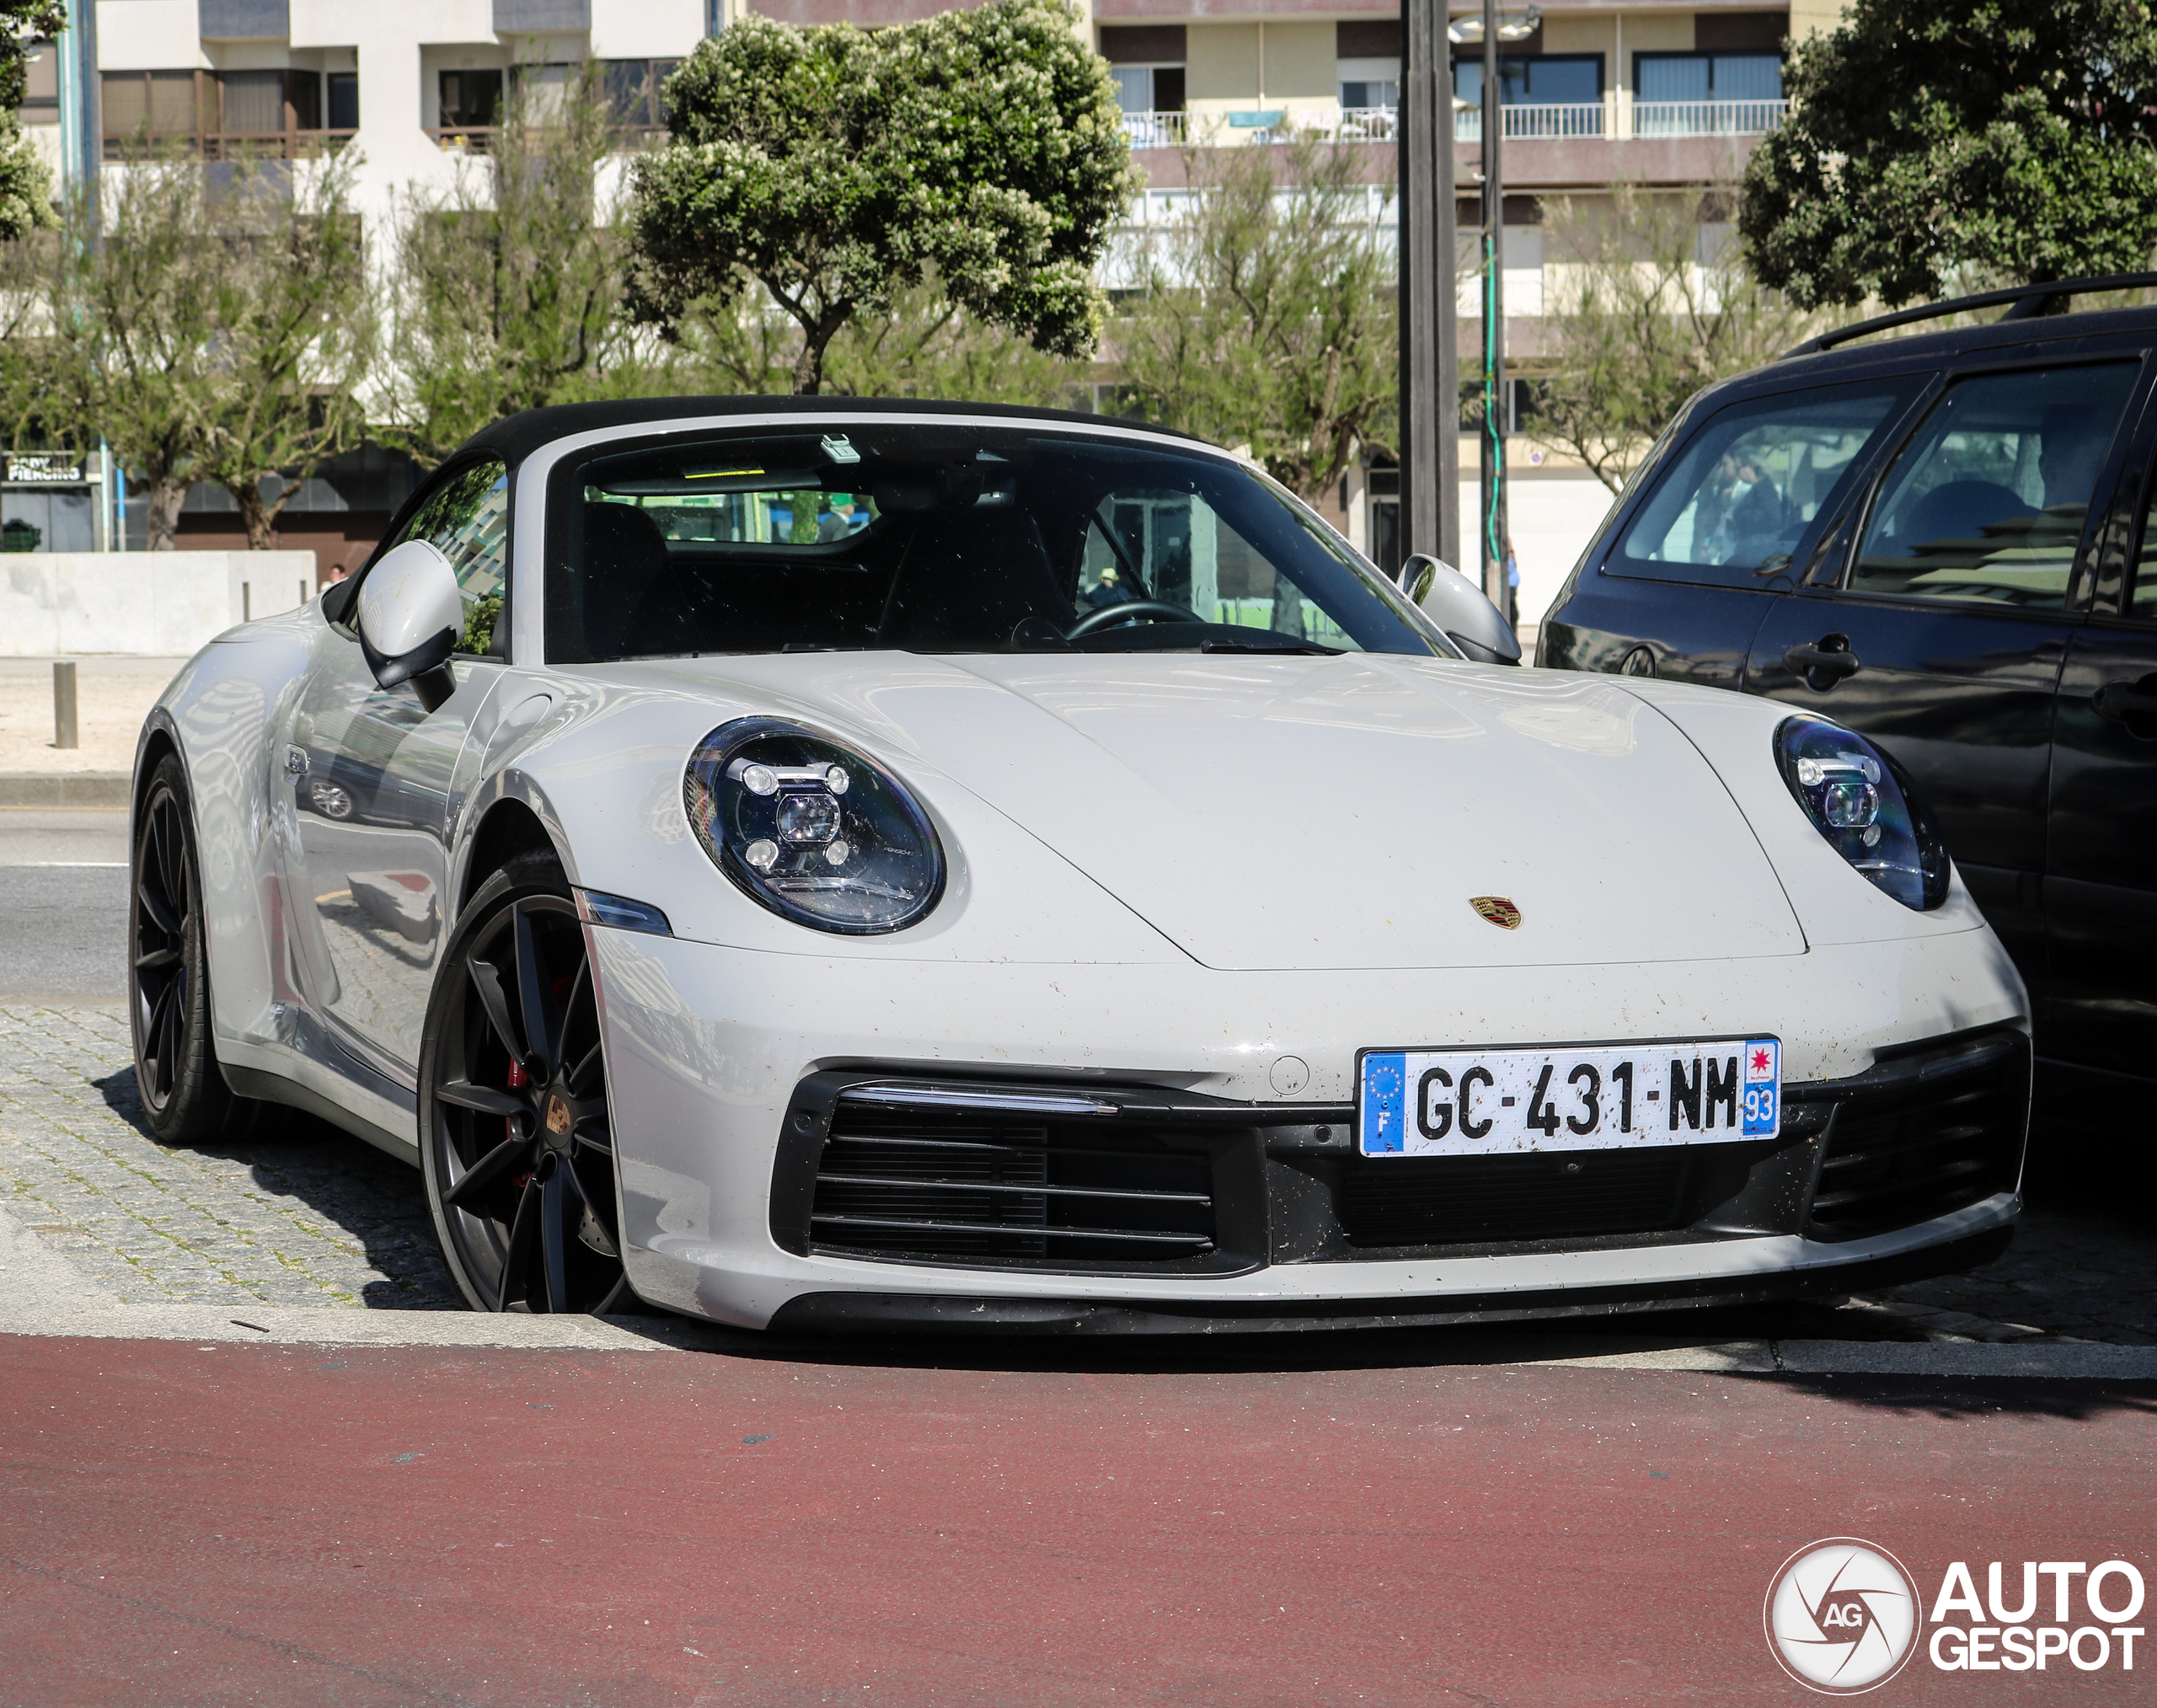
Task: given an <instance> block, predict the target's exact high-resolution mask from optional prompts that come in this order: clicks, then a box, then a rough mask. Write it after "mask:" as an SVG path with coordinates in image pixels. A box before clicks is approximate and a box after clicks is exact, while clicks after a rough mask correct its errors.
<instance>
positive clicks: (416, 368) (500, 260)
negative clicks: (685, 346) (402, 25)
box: [388, 65, 657, 465]
mask: <svg viewBox="0 0 2157 1708" xmlns="http://www.w3.org/2000/svg"><path fill="white" fill-rule="evenodd" d="M533 69H534V68H533V67H520V68H519V70H520V73H521V74H520V75H519V76H518V77H517V78H516V79H514V81H513V83H512V87H511V94H510V96H509V99H507V101H506V103H505V104H504V107H503V110H502V112H501V114H500V120H501V123H500V130H499V131H497V133H496V135H495V146H494V148H493V150H492V152H491V153H488V154H486V155H484V156H479V157H475V158H473V159H472V160H470V161H468V162H466V163H464V169H463V171H461V172H460V173H459V174H458V177H457V179H456V181H455V183H454V184H453V185H452V187H451V188H449V189H448V190H445V191H441V192H436V193H431V194H421V195H415V197H413V198H412V200H411V201H409V202H408V203H407V204H406V206H405V207H404V217H403V218H402V219H401V221H400V222H399V235H398V254H397V258H396V267H395V276H394V285H393V291H392V292H391V295H392V297H393V311H392V316H391V318H392V322H393V328H394V336H393V345H394V348H395V351H396V356H397V361H396V366H395V370H394V372H393V374H392V375H391V376H390V380H389V397H388V418H389V422H390V424H391V426H390V436H391V437H393V439H395V440H396V441H397V442H399V443H400V444H401V445H403V446H404V447H405V448H406V449H408V450H409V451H410V452H411V453H412V454H413V455H414V456H415V458H418V459H419V460H420V462H421V463H425V464H428V465H431V464H434V463H439V462H440V461H442V458H445V457H447V455H449V453H450V452H452V451H454V450H455V449H456V448H457V447H458V446H459V445H461V444H463V442H464V441H465V440H467V439H468V438H469V437H470V436H472V435H473V434H474V433H475V432H477V431H479V429H480V428H481V427H484V426H486V425H487V424H488V423H489V422H490V421H494V420H500V418H501V417H502V416H504V415H514V414H515V413H516V412H517V411H518V410H528V409H536V408H539V407H541V406H542V405H544V404H558V403H576V402H581V401H584V400H586V399H591V398H595V397H616V396H634V395H636V394H639V393H640V392H642V391H645V390H649V389H650V388H653V386H654V385H655V383H657V377H656V374H655V372H654V371H653V365H652V361H651V355H652V352H651V351H650V349H649V348H648V347H647V346H648V345H650V344H651V343H652V342H653V341H654V340H651V338H650V335H644V336H643V337H641V338H640V335H639V334H638V330H637V329H636V328H635V327H634V326H633V325H632V324H630V323H629V321H628V319H626V317H625V316H624V313H623V312H622V291H623V281H624V276H625V275H626V273H627V270H628V265H629V261H628V255H627V250H626V245H625V244H624V240H623V237H622V234H621V233H620V232H619V231H618V228H616V226H615V225H614V224H613V222H611V221H610V219H609V218H608V210H607V207H606V206H604V205H603V204H602V201H601V199H600V196H599V195H598V193H597V185H598V182H599V179H600V174H601V168H602V163H604V162H605V161H606V159H607V157H608V156H609V155H610V154H612V153H615V152H616V151H617V150H618V149H619V148H620V147H622V142H621V138H620V135H619V132H618V129H617V127H616V126H615V122H614V117H613V112H612V111H611V110H610V109H609V108H608V106H607V103H606V101H605V99H604V97H603V93H602V86H601V84H600V82H599V70H598V67H597V66H596V65H586V67H582V68H581V69H580V70H578V71H576V72H572V74H571V78H570V81H569V82H568V83H566V84H560V83H540V82H538V79H537V78H536V77H535V76H534V75H533Z"/></svg>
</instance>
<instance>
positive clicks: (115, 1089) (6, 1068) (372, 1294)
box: [0, 1007, 458, 1310]
mask: <svg viewBox="0 0 2157 1708" xmlns="http://www.w3.org/2000/svg"><path fill="white" fill-rule="evenodd" d="M0 1208H4V1209H5V1210H6V1211H7V1212H8V1215H9V1216H10V1217H11V1218H13V1220H15V1221H16V1222H17V1223H20V1224H22V1225H24V1226H25V1227H27V1228H28V1229H29V1230H30V1231H31V1232H33V1233H35V1234H36V1235H37V1236H38V1238H39V1240H40V1243H42V1244H43V1245H45V1247H46V1248H47V1249H48V1250H51V1251H53V1252H55V1253H56V1254H57V1255H59V1256H62V1257H64V1258H65V1259H66V1260H67V1261H68V1262H69V1263H70V1264H71V1265H72V1266H74V1267H75V1268H76V1269H77V1270H78V1271H79V1272H81V1273H82V1275H83V1277H84V1278H85V1279H86V1280H87V1281H88V1282H92V1283H93V1284H94V1285H95V1286H96V1287H97V1288H101V1289H102V1290H103V1291H104V1292H105V1293H108V1294H110V1296H112V1297H113V1298H116V1299H118V1300H119V1301H120V1302H121V1303H123V1304H156V1303H166V1302H186V1303H191V1304H223V1305H246V1304H270V1305H330V1306H337V1305H344V1306H353V1305H365V1306H372V1307H374V1308H377V1309H393V1310H394V1309H422V1310H424V1309H451V1308H457V1307H458V1301H457V1299H456V1297H455V1290H454V1288H453V1286H452V1282H450V1279H449V1277H448V1274H447V1272H446V1271H445V1270H444V1269H443V1268H442V1259H441V1256H440V1254H439V1253H438V1252H437V1250H436V1246H435V1240H434V1230H433V1229H432V1227H431V1225H430V1223H429V1222H428V1219H427V1210H426V1200H425V1198H424V1197H423V1196H422V1195H421V1192H420V1177H419V1175H418V1173H417V1172H416V1171H415V1170H413V1169H411V1168H409V1167H408V1166H406V1165H404V1163H401V1162H399V1161H397V1160H396V1159H394V1158H392V1157H388V1156H385V1155H383V1154H382V1153H381V1152H380V1151H377V1150H376V1149H374V1148H372V1146H369V1145H366V1144H363V1143H361V1142H360V1141H359V1140H357V1139H356V1138H349V1137H347V1136H346V1135H345V1134H344V1133H342V1132H338V1131H337V1130H336V1129H335V1128H334V1127H329V1126H327V1125H326V1124H324V1123H323V1122H317V1121H314V1120H313V1119H311V1118H309V1117H308V1116H301V1115H297V1114H294V1113H292V1112H291V1111H271V1112H270V1116H269V1118H268V1120H267V1121H265V1123H264V1130H263V1131H262V1132H259V1133H258V1134H255V1135H253V1136H249V1137H247V1138H239V1139H236V1140H233V1141H228V1142H225V1143H220V1144H218V1145H217V1146H214V1147H210V1148H195V1149H182V1148H168V1147H166V1146H164V1145H162V1144H159V1143H158V1142H157V1141H156V1140H155V1139H153V1138H151V1137H150V1136H149V1134H148V1132H147V1129H146V1128H145V1127H144V1126H143V1125H142V1105H141V1102H140V1100H139V1099H138V1098H137V1096H136V1091H135V1074H134V1069H133V1068H132V1066H131V1064H130V1054H129V1047H128V1039H127V1021H126V1016H125V1015H123V1014H122V1013H121V1012H120V1010H119V1009H116V1008H65V1009H62V1008H35V1009H31V1008H18V1007H8V1008H0Z"/></svg>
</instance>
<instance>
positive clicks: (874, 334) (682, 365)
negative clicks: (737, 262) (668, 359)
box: [672, 279, 1089, 407]
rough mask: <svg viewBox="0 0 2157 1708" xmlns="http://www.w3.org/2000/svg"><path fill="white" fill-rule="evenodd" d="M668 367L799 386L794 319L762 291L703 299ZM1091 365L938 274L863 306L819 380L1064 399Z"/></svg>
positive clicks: (999, 398)
mask: <svg viewBox="0 0 2157 1708" xmlns="http://www.w3.org/2000/svg"><path fill="white" fill-rule="evenodd" d="M799 346H800V329H799V328H798V326H797V325H796V324H795V321H794V319H793V318H792V317H791V316H790V315H789V314H787V313H785V312H784V310H783V309H780V308H778V307H777V305H776V304H773V303H772V302H771V301H770V300H769V298H768V297H763V293H762V292H754V293H745V295H744V297H742V298H741V299H737V300H736V301H734V302H731V303H719V304H712V305H706V306H705V307H704V308H702V309H701V310H700V312H698V313H697V314H695V315H693V316H691V317H689V318H688V319H686V320H685V321H684V323H683V324H682V326H681V328H680V329H679V330H678V332H677V347H676V350H675V352H674V362H673V367H672V372H673V375H674V377H675V378H676V379H677V381H679V382H680V383H681V384H682V387H683V388H685V389H695V390H702V391H711V392H741V393H751V394H757V393H771V392H786V391H790V390H791V389H792V388H793V383H794V366H795V360H796V358H797V355H798V352H799ZM1088 376H1089V368H1088V365H1087V364H1086V363H1084V362H1079V361H1068V360H1066V359H1064V358H1062V357H1061V356H1052V355H1050V354H1049V353H1048V352H1047V351H1042V350H1038V349H1036V347H1035V346H1034V345H1032V344H1031V343H1030V342H1029V341H1028V340H1025V339H1024V338H1021V337H1020V336H1018V335H1016V334H1014V333H1012V332H1010V331H1009V330H1007V329H1004V328H1003V327H1000V326H995V325H992V324H987V323H985V322H983V321H982V320H981V319H978V318H977V317H976V316H974V315H971V314H969V313H967V312H966V310H964V309H963V308H960V307H959V305H958V304H957V303H954V302H953V301H952V300H951V298H950V296H949V294H948V293H946V292H944V291H943V290H942V289H940V288H939V286H938V285H937V283H936V281H934V280H933V279H932V280H929V281H927V282H925V283H923V284H921V285H919V286H914V287H913V288H912V289H909V290H904V291H897V292H893V293H892V297H891V307H890V308H888V309H887V310H886V311H884V312H881V313H858V314H856V315H855V316H854V319H851V320H849V321H848V323H847V324H846V325H845V326H844V327H843V328H842V329H840V331H839V333H838V335H837V336H836V337H835V338H833V339H832V342H831V344H830V345H829V346H828V347H827V349H826V351H825V353H824V372H823V386H822V389H823V390H825V391H826V392H827V393H832V394H838V395H839V396H842V397H864V398H897V397H907V398H943V399H953V400H955V401H959V402H966V403H994V404H1035V405H1037V406H1050V407H1053V406H1057V405H1065V406H1068V404H1070V403H1071V402H1072V401H1073V394H1074V393H1075V392H1076V391H1077V390H1078V388H1081V387H1083V386H1084V385H1085V384H1086V383H1087V380H1088Z"/></svg>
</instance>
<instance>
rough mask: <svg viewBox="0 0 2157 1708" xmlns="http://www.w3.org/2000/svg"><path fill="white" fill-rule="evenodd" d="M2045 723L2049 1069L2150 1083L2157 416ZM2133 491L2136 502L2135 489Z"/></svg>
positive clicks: (2156, 409)
mask: <svg viewBox="0 0 2157 1708" xmlns="http://www.w3.org/2000/svg"><path fill="white" fill-rule="evenodd" d="M2144 416H2145V426H2144V431H2143V433H2142V435H2141V443H2140V446H2139V447H2138V450H2139V452H2140V454H2139V455H2138V458H2137V459H2136V464H2137V466H2136V470H2135V472H2136V473H2137V474H2138V475H2139V476H2140V477H2141V478H2140V479H2138V481H2133V482H2128V483H2125V485H2126V488H2127V490H2125V491H2124V492H2123V494H2122V502H2121V503H2120V505H2119V506H2117V511H2116V528H2115V534H2116V538H2117V548H2118V549H2117V552H2115V551H2114V550H2113V549H2112V543H2111V542H2107V543H2106V545H2105V546H2104V547H2101V549H2100V550H2099V553H2098V558H2097V562H2098V569H2097V573H2096V575H2095V584H2096V585H2095V599H2094V601H2093V609H2092V611H2091V613H2090V620H2089V621H2088V623H2087V624H2085V625H2084V626H2083V627H2082V628H2081V629H2078V630H2077V631H2076V632H2075V634H2074V640H2073V641H2072V643H2071V644H2070V645H2069V649H2068V655H2067V664H2066V667H2065V668H2064V670H2063V672H2061V676H2060V684H2059V698H2058V702H2057V704H2056V705H2055V707H2054V709H2053V769H2052V810H2051V812H2050V814H2049V817H2048V822H2047V842H2046V851H2045V859H2046V872H2045V882H2044V913H2045V925H2046V932H2047V943H2048V946H2049V950H2050V955H2051V960H2052V988H2051V1001H2050V1004H2049V1006H2048V1008H2047V1025H2046V1026H2045V1028H2044V1031H2043V1032H2042V1035H2041V1036H2042V1037H2043V1041H2044V1046H2043V1047H2044V1052H2045V1054H2046V1055H2047V1057H2052V1058H2053V1059H2055V1060H2060V1061H2066V1062H2072V1063H2077V1064H2079V1065H2081V1066H2085V1067H2097V1068H2110V1069H2112V1070H2113V1071H2115V1072H2120V1073H2129V1074H2137V1075H2139V1076H2141V1077H2143V1078H2144V1079H2149V1078H2157V979H2153V975H2152V972H2151V968H2152V967H2153V966H2157V513H2154V512H2153V505H2152V497H2153V492H2157V468H2152V467H2151V463H2150V458H2151V456H2152V450H2151V441H2152V438H2153V436H2157V419H2153V418H2157V406H2153V407H2151V408H2150V409H2149V410H2145V411H2144ZM2137 486H2139V488H2140V490H2139V492H2137V491H2136V490H2135V488H2136V487H2137Z"/></svg>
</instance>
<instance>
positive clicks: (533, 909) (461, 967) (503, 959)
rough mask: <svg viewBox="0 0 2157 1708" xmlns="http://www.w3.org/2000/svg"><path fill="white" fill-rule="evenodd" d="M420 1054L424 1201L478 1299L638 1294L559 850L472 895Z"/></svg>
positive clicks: (466, 1289) (587, 973) (534, 1305)
mask: <svg viewBox="0 0 2157 1708" xmlns="http://www.w3.org/2000/svg"><path fill="white" fill-rule="evenodd" d="M420 1068H421V1071H420V1141H421V1161H422V1163H423V1165H424V1167H425V1170H426V1186H427V1204H428V1207H429V1208H430V1209H431V1211H432V1212H433V1213H434V1220H435V1231H436V1234H437V1235H438V1236H439V1237H440V1239H441V1240H442V1254H443V1256H445V1257H446V1258H447V1260H448V1262H449V1267H450V1271H451V1272H452V1274H453V1275H454V1276H455V1277H456V1278H457V1284H458V1288H459V1289H460V1290H461V1291H462V1292H463V1294H464V1297H465V1298H466V1300H467V1301H468V1303H469V1304H471V1306H472V1308H473V1309H474V1310H490V1311H546V1312H564V1311H569V1312H576V1311H609V1310H624V1309H633V1308H634V1303H635V1296H634V1293H632V1292H631V1291H630V1289H629V1282H628V1278H627V1277H625V1276H624V1273H623V1269H622V1245H621V1231H620V1215H619V1211H618V1207H617V1201H616V1190H615V1177H614V1145H613V1130H612V1127H611V1126H610V1123H609V1120H608V1113H607V1067H606V1063H605V1061H604V1059H603V1058H602V1055H601V1053H600V1047H599V1004H598V999H597V992H596V991H595V990H594V988H593V987H592V982H591V961H590V958H589V956H587V955H586V948H585V935H584V926H583V924H582V922H581V921H580V920H579V919H578V918H577V915H576V907H575V903H574V902H571V901H570V897H569V893H568V886H566V885H565V883H564V882H563V881H562V875H561V871H560V869H559V867H557V866H555V865H554V864H553V863H552V862H551V861H549V860H544V859H535V858H531V857H525V858H521V859H517V860H515V861H512V862H511V864H510V865H509V866H508V867H507V868H506V869H505V870H502V871H500V872H498V873H496V874H495V876H493V877H492V878H490V879H489V880H488V881H487V882H486V884H485V885H484V886H482V887H481V889H480V891H479V893H478V894H477V895H476V896H474V897H473V899H472V902H471V904H470V906H469V907H468V908H467V909H466V923H465V924H463V925H461V926H460V927H459V928H458V931H457V934H456V935H455V937H454V939H453V940H452V942H451V945H450V947H449V952H448V953H447V955H446V956H444V957H443V960H442V970H441V972H439V973H438V974H437V975H436V988H435V995H434V999H433V1002H432V1004H431V1006H430V1009H429V1013H428V1016H427V1027H426V1038H425V1041H424V1042H423V1044H422V1047H421V1054H420Z"/></svg>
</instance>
